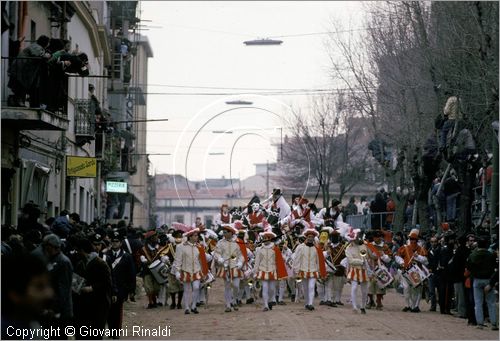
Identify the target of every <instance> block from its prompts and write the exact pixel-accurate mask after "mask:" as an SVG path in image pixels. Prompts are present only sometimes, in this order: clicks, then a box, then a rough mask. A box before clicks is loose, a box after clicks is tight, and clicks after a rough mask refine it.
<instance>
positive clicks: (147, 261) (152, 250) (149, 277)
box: [140, 230, 160, 309]
mask: <svg viewBox="0 0 500 341" xmlns="http://www.w3.org/2000/svg"><path fill="white" fill-rule="evenodd" d="M144 239H145V245H144V246H143V247H142V249H141V250H140V260H141V263H142V277H143V278H144V290H145V291H146V295H147V296H148V301H149V302H148V307H147V308H148V309H153V308H156V307H158V306H159V305H158V303H157V301H156V300H157V297H158V294H159V292H160V284H159V283H158V282H157V281H156V279H155V278H154V276H153V274H152V273H151V270H150V269H149V266H150V265H151V264H152V263H153V262H154V261H155V260H156V259H157V258H158V251H159V245H158V235H157V233H156V231H155V230H151V231H148V232H146V233H145V234H144Z"/></svg>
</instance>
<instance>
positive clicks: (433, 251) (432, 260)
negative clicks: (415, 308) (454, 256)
mask: <svg viewBox="0 0 500 341" xmlns="http://www.w3.org/2000/svg"><path fill="white" fill-rule="evenodd" d="M428 250H429V253H428V255H427V259H428V260H429V265H428V267H429V271H430V273H431V275H430V276H429V300H430V301H431V309H430V311H436V303H437V302H436V301H437V300H436V289H438V288H439V276H438V273H437V267H438V264H439V257H440V252H441V246H440V245H439V242H438V239H437V237H435V236H434V237H432V238H431V239H430V247H429V248H428Z"/></svg>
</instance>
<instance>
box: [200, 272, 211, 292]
mask: <svg viewBox="0 0 500 341" xmlns="http://www.w3.org/2000/svg"><path fill="white" fill-rule="evenodd" d="M213 281H215V276H214V275H213V274H212V272H210V271H209V272H208V274H207V277H205V280H203V281H202V282H201V283H200V287H201V288H204V287H206V286H207V285H209V284H210V283H212V282H213Z"/></svg>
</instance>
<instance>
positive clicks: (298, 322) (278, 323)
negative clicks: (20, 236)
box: [124, 280, 499, 340]
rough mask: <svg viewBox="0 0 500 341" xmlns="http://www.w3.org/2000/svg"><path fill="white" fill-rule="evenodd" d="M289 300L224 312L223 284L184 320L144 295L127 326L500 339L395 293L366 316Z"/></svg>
mask: <svg viewBox="0 0 500 341" xmlns="http://www.w3.org/2000/svg"><path fill="white" fill-rule="evenodd" d="M349 292H350V286H349V285H346V286H345V287H344V297H343V302H344V303H347V302H349ZM286 301H287V305H286V306H276V307H274V309H273V310H272V311H270V312H265V313H264V312H262V311H261V308H260V307H258V306H256V305H243V307H241V308H240V310H239V311H237V312H232V313H224V304H223V285H222V282H221V281H219V280H218V281H216V283H215V285H214V286H213V288H212V289H211V292H210V297H209V307H208V308H204V307H201V309H200V314H199V315H194V314H190V315H184V311H183V310H175V311H174V310H170V309H168V308H156V309H152V310H147V309H145V308H144V306H145V305H146V303H147V302H146V300H145V297H144V296H142V295H141V297H140V298H139V299H138V300H137V302H135V303H130V302H128V303H126V305H125V313H124V326H128V327H129V329H130V328H131V326H133V325H143V326H144V327H148V328H158V326H162V327H163V326H165V325H167V326H170V330H171V338H172V339H264V340H265V339H345V340H386V339H390V340H394V339H397V340H414V339H416V340H426V339H441V340H453V339H459V340H473V339H478V340H498V336H499V333H498V331H491V330H490V329H489V328H488V329H483V330H479V329H476V328H475V327H470V326H467V322H466V320H463V319H459V318H456V317H453V316H443V315H440V314H439V313H435V312H429V311H428V310H429V305H428V304H427V303H426V302H425V301H424V302H422V304H421V309H422V311H423V312H422V313H419V314H415V313H403V312H401V308H402V307H403V297H402V296H401V295H399V294H397V293H396V292H395V291H394V290H392V289H391V290H390V292H389V293H388V294H387V296H386V298H385V300H384V305H385V308H384V310H383V311H375V310H368V311H367V314H366V315H360V314H357V313H355V312H353V310H352V309H351V306H350V304H346V305H345V306H343V307H340V308H339V307H337V308H330V307H325V306H319V305H318V302H317V301H316V302H315V304H316V310H315V311H312V312H309V311H306V310H305V309H304V307H303V305H302V303H289V301H290V300H289V299H288V300H286ZM128 338H132V337H131V336H130V335H129V337H128ZM150 338H152V339H154V337H150ZM161 338H162V337H158V338H157V339H161ZM163 339H165V338H163Z"/></svg>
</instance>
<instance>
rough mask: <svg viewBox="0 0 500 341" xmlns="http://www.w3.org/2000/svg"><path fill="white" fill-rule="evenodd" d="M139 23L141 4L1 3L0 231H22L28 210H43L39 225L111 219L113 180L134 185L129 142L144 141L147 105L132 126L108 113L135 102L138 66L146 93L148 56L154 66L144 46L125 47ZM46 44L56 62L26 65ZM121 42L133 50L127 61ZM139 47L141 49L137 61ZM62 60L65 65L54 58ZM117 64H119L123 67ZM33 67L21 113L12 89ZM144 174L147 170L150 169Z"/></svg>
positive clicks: (136, 113)
mask: <svg viewBox="0 0 500 341" xmlns="http://www.w3.org/2000/svg"><path fill="white" fill-rule="evenodd" d="M136 14H137V1H127V2H106V1H97V2H83V1H61V2H45V1H26V2H18V1H2V18H3V20H5V21H6V25H2V86H1V91H2V102H1V104H2V211H1V213H2V224H9V225H16V224H17V219H18V217H19V215H20V214H21V212H22V209H23V207H25V205H26V204H28V203H30V204H33V205H36V206H37V207H38V208H39V209H40V211H41V212H42V216H41V219H42V220H43V219H44V218H47V217H51V216H57V215H59V214H60V212H61V211H63V210H68V211H69V212H76V213H78V214H79V215H80V219H81V220H82V221H85V222H88V223H90V222H92V221H93V220H94V219H98V218H100V219H105V218H107V216H106V212H107V211H108V205H110V204H112V202H111V203H109V202H108V200H107V199H108V198H107V196H106V186H105V185H106V181H107V179H108V177H109V174H110V173H112V172H118V173H120V172H121V173H127V176H125V177H124V178H126V179H127V180H128V178H129V176H130V173H134V169H137V168H138V163H136V164H133V162H132V161H129V160H130V157H129V155H128V154H132V153H133V152H132V149H131V148H130V145H132V142H130V141H132V140H137V141H141V143H143V142H142V141H145V137H143V136H142V135H141V134H145V133H146V131H145V129H136V131H135V133H136V134H135V135H134V131H133V128H134V124H135V122H134V118H138V117H141V118H145V116H146V109H145V102H144V104H138V105H137V107H136V105H135V103H134V104H133V106H132V108H129V110H130V109H131V110H132V112H133V114H132V115H133V116H132V118H129V117H124V119H121V118H122V117H123V116H124V115H122V116H120V113H116V112H113V111H112V110H113V107H112V105H113V104H114V102H113V100H114V99H115V98H116V97H120V96H121V97H123V98H124V100H123V101H122V102H123V103H124V104H125V98H127V96H128V95H129V84H130V79H131V67H130V65H133V64H134V63H136V64H135V65H136V66H134V68H135V70H137V73H136V75H135V77H136V78H137V79H138V81H140V82H143V83H144V84H145V81H144V78H143V76H142V73H144V74H146V73H147V58H148V57H144V56H143V55H144V54H145V55H149V56H152V54H151V53H150V51H151V47H150V46H149V44H147V41H146V42H141V43H137V44H136V41H135V40H137V39H135V38H132V39H126V40H125V38H124V37H127V36H128V34H129V33H130V34H132V35H133V36H134V37H135V36H140V32H138V31H137V30H136V25H137V23H138V22H139V20H140V19H139V18H138V16H137V15H136ZM42 35H45V36H47V37H49V38H50V44H49V46H48V47H47V49H46V50H47V51H48V52H50V53H51V56H52V57H53V58H52V59H46V58H44V57H41V58H40V57H33V58H31V59H29V58H24V57H23V58H20V56H19V52H20V51H22V50H23V49H25V48H26V47H28V46H30V45H32V44H34V43H35V41H36V40H37V39H38V38H39V37H40V36H42ZM141 39H142V38H141ZM143 40H144V39H143ZM117 41H119V42H118V43H117ZM122 42H124V43H126V44H127V45H128V46H129V48H130V54H129V55H128V56H125V55H124V54H123V49H122ZM141 44H143V45H141ZM144 44H146V45H147V46H146V47H144V46H145V45H144ZM135 46H142V47H140V48H138V49H137V51H140V52H137V54H141V55H140V61H136V60H135V58H134V57H135V55H136V54H134V53H135V50H133V48H134V47H135ZM64 48H66V51H64V52H63V49H64ZM58 51H59V52H62V53H61V54H60V55H59V56H60V59H57V58H55V57H54V56H55V55H57V53H56V54H54V53H55V52H58ZM144 51H149V52H144ZM117 54H118V55H119V56H120V57H123V58H120V60H119V62H116V59H115V58H116V55H117ZM65 57H67V58H68V60H70V61H71V64H73V66H74V67H73V68H76V65H79V64H78V63H76V62H74V61H75V60H76V59H75V58H78V60H77V61H78V62H82V65H81V68H80V69H78V70H77V71H75V70H72V68H71V67H67V66H63V67H61V65H62V64H58V63H57V61H58V60H61V61H62V60H63V58H65ZM85 59H86V61H87V65H84V61H85ZM124 60H125V61H124ZM28 63H30V64H29V65H30V67H35V69H34V70H35V71H36V72H35V73H33V72H32V73H31V74H35V75H36V77H35V78H34V81H33V84H36V86H34V87H33V89H31V90H30V91H29V92H28V96H22V98H23V100H22V103H20V102H19V100H18V99H19V95H18V93H19V90H15V87H13V86H12V82H11V81H12V80H13V79H18V78H20V79H23V78H22V77H26V75H25V74H23V73H22V70H23V68H25V67H26V66H25V65H26V64H28ZM141 63H143V64H145V65H141ZM23 64H24V66H23ZM71 64H70V65H71ZM117 64H118V66H119V67H120V70H119V71H120V72H115V71H116V66H117ZM127 65H128V68H127ZM58 67H60V68H61V69H58ZM60 70H63V71H62V72H61V71H60ZM127 71H128V72H127ZM117 92H120V94H119V95H117ZM113 96H114V97H113ZM13 99H15V100H13ZM118 110H119V109H118ZM124 113H125V114H126V113H127V111H126V109H125V105H124V106H123V110H122V114H124ZM113 114H116V117H113ZM127 120H128V121H130V122H128V123H127V122H125V123H123V121H127ZM114 122H117V123H116V124H115V123H114ZM131 130H132V133H129V132H130V131H131ZM144 144H145V142H144ZM142 148H145V146H143V147H142ZM124 159H125V161H124ZM144 165H145V166H144ZM122 166H125V167H122ZM141 167H142V168H145V169H147V162H144V161H143V163H142V164H141ZM118 180H119V181H123V180H122V179H118ZM144 183H145V182H144ZM129 188H131V187H129ZM126 195H127V199H129V198H130V197H133V195H132V193H126ZM103 199H104V200H103ZM125 202H127V200H125ZM129 202H130V201H129ZM130 216H131V215H129V217H130Z"/></svg>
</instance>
